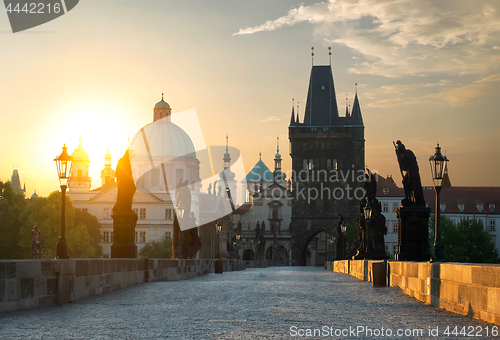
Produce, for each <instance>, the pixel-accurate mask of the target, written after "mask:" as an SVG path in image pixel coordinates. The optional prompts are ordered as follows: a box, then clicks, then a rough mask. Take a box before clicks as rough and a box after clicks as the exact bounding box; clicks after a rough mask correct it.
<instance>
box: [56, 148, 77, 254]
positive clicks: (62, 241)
mask: <svg viewBox="0 0 500 340" xmlns="http://www.w3.org/2000/svg"><path fill="white" fill-rule="evenodd" d="M62 149H63V151H62V152H61V154H60V155H59V156H58V157H56V158H55V159H54V161H55V162H56V166H57V175H58V176H59V184H60V185H61V193H62V203H61V236H60V237H59V242H58V243H57V257H56V258H58V259H68V258H69V256H68V244H67V243H66V188H67V187H68V182H69V174H70V171H71V162H72V161H73V157H71V156H70V155H68V148H67V147H66V144H64V146H63V148H62Z"/></svg>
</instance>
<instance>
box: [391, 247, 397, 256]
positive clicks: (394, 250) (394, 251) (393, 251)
mask: <svg viewBox="0 0 500 340" xmlns="http://www.w3.org/2000/svg"><path fill="white" fill-rule="evenodd" d="M396 251H397V247H396V246H392V255H396Z"/></svg>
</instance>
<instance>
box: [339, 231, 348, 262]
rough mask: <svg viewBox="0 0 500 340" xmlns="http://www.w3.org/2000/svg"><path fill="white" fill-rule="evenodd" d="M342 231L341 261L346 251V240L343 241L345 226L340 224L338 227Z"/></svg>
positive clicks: (344, 257)
mask: <svg viewBox="0 0 500 340" xmlns="http://www.w3.org/2000/svg"><path fill="white" fill-rule="evenodd" d="M340 228H341V229H342V260H345V259H346V249H347V242H346V241H347V240H346V239H345V232H346V230H347V226H346V225H345V223H342V226H341V227H340Z"/></svg>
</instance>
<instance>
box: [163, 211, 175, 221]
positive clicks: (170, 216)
mask: <svg viewBox="0 0 500 340" xmlns="http://www.w3.org/2000/svg"><path fill="white" fill-rule="evenodd" d="M173 216H174V214H173V209H165V219H166V220H172V219H173Z"/></svg>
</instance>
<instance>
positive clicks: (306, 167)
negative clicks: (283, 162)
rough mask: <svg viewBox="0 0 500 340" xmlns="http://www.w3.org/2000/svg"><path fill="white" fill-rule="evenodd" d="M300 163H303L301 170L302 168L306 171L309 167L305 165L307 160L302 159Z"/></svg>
mask: <svg viewBox="0 0 500 340" xmlns="http://www.w3.org/2000/svg"><path fill="white" fill-rule="evenodd" d="M302 163H303V167H302V168H303V169H304V170H307V169H308V168H309V165H308V164H307V159H303V160H302Z"/></svg>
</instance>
